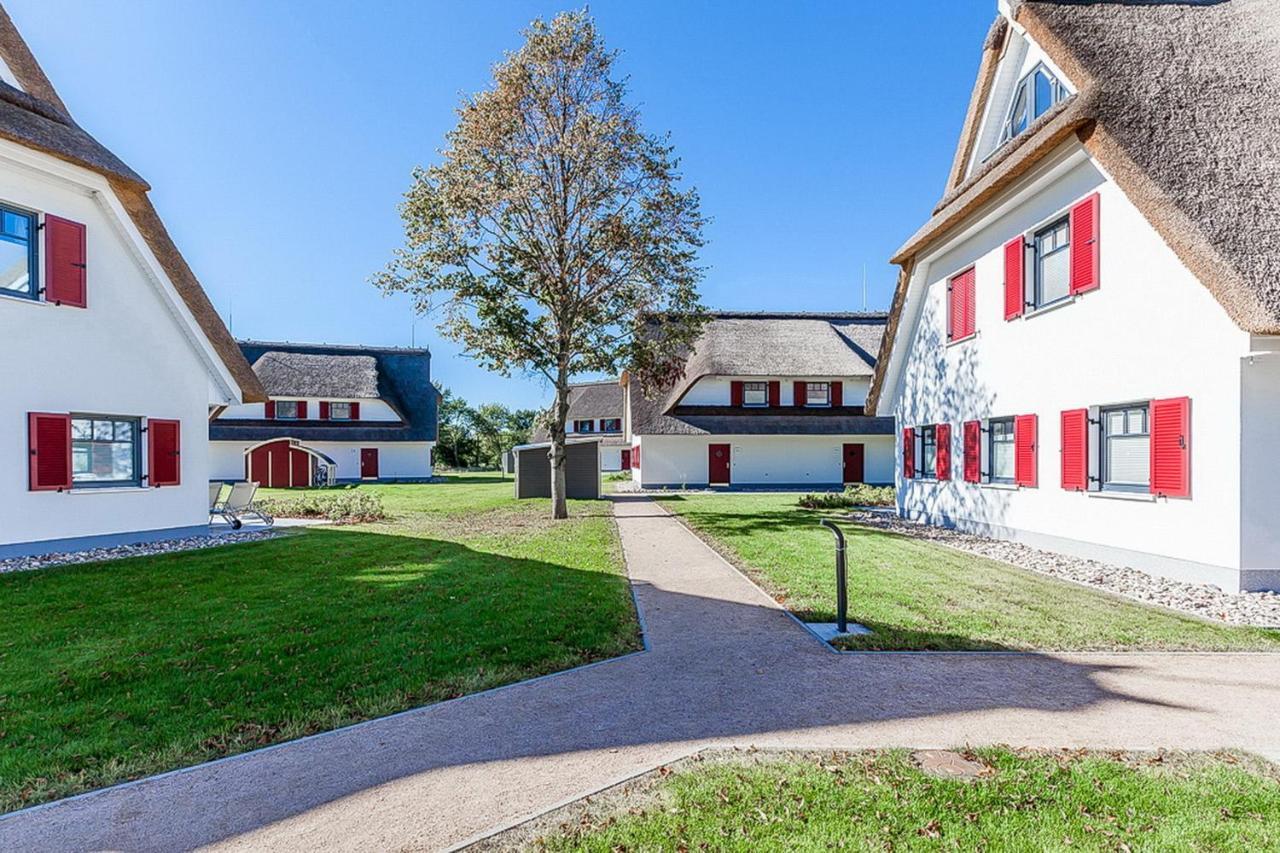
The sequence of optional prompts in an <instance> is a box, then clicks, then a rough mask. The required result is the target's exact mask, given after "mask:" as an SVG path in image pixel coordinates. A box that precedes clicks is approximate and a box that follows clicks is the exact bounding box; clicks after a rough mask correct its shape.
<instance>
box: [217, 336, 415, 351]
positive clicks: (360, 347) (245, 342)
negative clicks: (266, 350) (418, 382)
mask: <svg viewBox="0 0 1280 853" xmlns="http://www.w3.org/2000/svg"><path fill="white" fill-rule="evenodd" d="M236 343H237V344H239V345H240V346H254V347H279V348H281V349H290V348H293V349H294V350H296V351H302V350H306V349H325V350H344V351H349V352H352V353H362V352H370V353H372V352H388V353H418V354H426V355H430V354H431V350H430V349H428V348H427V347H396V346H378V345H372V344H329V343H307V342H302V341H262V340H257V339H254V338H237V339H236Z"/></svg>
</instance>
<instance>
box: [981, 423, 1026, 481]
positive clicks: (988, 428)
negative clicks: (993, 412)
mask: <svg viewBox="0 0 1280 853" xmlns="http://www.w3.org/2000/svg"><path fill="white" fill-rule="evenodd" d="M1004 423H1007V424H1008V425H1009V444H1010V445H1011V446H1012V447H1013V454H1014V456H1013V458H1014V470H1013V472H1012V473H1010V474H1009V476H1008V477H997V476H996V467H995V459H996V431H995V426H996V424H1004ZM981 443H982V458H983V460H984V462H983V464H982V466H981V468H980V472H981V475H982V476H981V479H982V482H984V483H990V484H992V485H997V486H1012V485H1014V484H1015V483H1017V478H1018V468H1017V452H1018V451H1017V439H1016V432H1015V428H1014V418H1013V416H1012V415H1010V416H1009V417H1004V418H987V419H986V420H984V421H983V422H982V437H981Z"/></svg>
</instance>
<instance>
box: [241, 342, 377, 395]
mask: <svg viewBox="0 0 1280 853" xmlns="http://www.w3.org/2000/svg"><path fill="white" fill-rule="evenodd" d="M253 372H254V373H256V374H258V378H259V379H261V380H262V385H263V387H264V388H266V389H267V394H268V395H269V396H271V397H337V398H338V399H345V398H348V397H354V398H355V399H357V400H361V399H364V400H367V399H375V398H377V396H378V362H377V359H375V358H374V357H373V356H371V355H319V354H313V353H305V352H283V351H281V350H271V351H270V352H266V353H263V354H262V355H261V356H259V357H258V360H257V361H255V362H254V363H253Z"/></svg>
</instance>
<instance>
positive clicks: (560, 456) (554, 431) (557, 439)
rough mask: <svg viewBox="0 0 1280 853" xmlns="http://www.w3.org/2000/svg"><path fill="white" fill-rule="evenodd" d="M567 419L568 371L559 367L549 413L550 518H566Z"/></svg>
mask: <svg viewBox="0 0 1280 853" xmlns="http://www.w3.org/2000/svg"><path fill="white" fill-rule="evenodd" d="M568 417H569V371H568V370H567V369H566V368H565V367H563V366H562V367H561V368H560V370H559V371H558V372H557V373H556V402H555V407H554V408H553V409H552V411H551V449H550V450H548V451H547V455H548V456H549V457H550V458H551V517H552V518H568V517H569V506H568V503H567V502H566V500H565V482H564V463H565V450H564V432H565V420H566V419H567V418H568Z"/></svg>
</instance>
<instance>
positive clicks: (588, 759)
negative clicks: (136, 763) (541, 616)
mask: <svg viewBox="0 0 1280 853" xmlns="http://www.w3.org/2000/svg"><path fill="white" fill-rule="evenodd" d="M615 500H616V512H617V516H618V524H619V528H620V530H621V535H622V543H623V547H624V549H625V552H626V557H627V565H628V568H629V570H630V572H631V577H632V580H633V583H634V584H635V588H636V593H637V598H638V601H639V604H640V608H641V612H642V616H643V619H644V621H645V624H646V629H647V636H648V641H649V644H650V650H649V651H646V652H640V653H636V654H633V655H629V656H626V657H623V658H618V659H616V660H612V661H607V662H604V663H600V664H595V665H592V666H589V667H583V668H580V669H577V670H572V671H569V672H565V673H561V674H558V675H552V676H548V677H545V678H542V679H537V680H534V681H530V682H524V683H522V684H517V685H513V686H511V687H506V688H501V689H498V690H492V691H489V692H487V693H482V694H477V695H475V696H470V697H466V698H463V699H458V700H454V701H451V702H444V703H441V704H438V705H433V706H430V707H427V708H423V709H420V710H415V711H408V712H405V713H402V714H398V715H395V716H392V717H387V718H383V719H379V720H374V721H371V722H368V723H363V724H360V725H357V726H352V727H350V728H346V729H342V730H339V731H335V732H329V733H327V734H322V735H317V736H314V737H311V738H306V739H303V740H300V741H294V742H291V743H287V744H283V745H281V746H278V747H273V748H270V749H265V750H260V751H258V752H253V753H249V754H246V755H242V756H236V757H233V758H229V759H224V760H222V761H218V762H214V763H212V764H205V765H200V766H198V767H193V768H190V769H188V770H182V771H177V772H174V773H170V774H166V775H164V776H158V777H154V778H152V779H147V780H143V781H141V782H138V783H132V784H128V785H121V786H117V787H115V788H108V789H105V790H102V791H98V792H94V793H91V794H86V795H83V796H81V797H77V798H73V799H70V800H64V801H61V802H57V803H52V804H49V805H47V806H41V807H36V808H33V809H28V810H26V811H23V812H18V813H15V814H13V815H10V816H8V817H6V818H3V819H0V847H4V848H6V849H13V848H24V849H42V850H57V849H86V848H95V849H100V848H115V849H125V850H147V849H175V848H189V847H196V846H201V845H212V846H218V847H225V848H241V849H255V850H258V849H267V848H269V849H298V850H314V849H325V848H333V849H337V848H341V849H369V850H375V849H376V850H385V849H404V848H412V849H442V848H448V847H451V846H455V845H458V844H460V843H463V842H465V841H467V840H470V839H474V838H476V837H477V836H480V835H483V834H486V833H488V832H490V831H493V830H494V829H497V828H500V827H503V826H506V825H509V824H510V823H512V822H515V821H518V820H521V819H523V818H526V817H529V816H531V815H533V814H536V813H540V812H542V811H544V810H546V809H549V808H551V807H554V806H556V805H559V804H561V803H563V802H565V801H568V800H571V799H575V798H577V797H579V796H582V795H583V794H586V793H590V792H592V791H595V790H598V789H600V788H602V787H605V786H607V785H610V784H613V783H614V782H617V781H621V780H622V779H625V778H627V777H629V776H631V775H634V774H636V773H639V772H642V771H644V770H647V769H649V768H652V767H653V766H655V765H658V764H661V763H664V762H667V761H672V760H674V759H676V758H679V757H681V756H684V755H687V754H689V753H690V752H692V751H694V750H697V749H700V748H702V747H705V746H712V745H717V746H726V745H751V744H754V745H758V746H770V747H778V746H787V747H806V748H808V747H815V748H824V747H839V748H858V747H868V746H918V747H942V746H953V745H960V744H966V743H968V744H986V743H1008V744H1014V745H1027V746H1045V747H1052V746H1093V747H1117V748H1151V747H1160V746H1166V747H1181V748H1192V749H1205V748H1218V747H1239V748H1244V749H1249V750H1254V751H1257V752H1259V753H1262V754H1264V755H1268V756H1270V757H1272V758H1278V757H1280V727H1277V726H1276V725H1275V719H1276V718H1275V709H1276V707H1277V702H1278V700H1280V655H1235V654H1232V655H1225V654H1218V655H1205V654H1199V655H1197V654H1163V655H1161V654H1118V655H1099V654H1079V655H1059V654H1052V655H1050V654H949V655H948V654H927V653H922V654H845V655H837V654H834V653H832V652H831V651H830V650H829V649H828V648H827V647H826V646H825V645H823V644H821V643H819V642H818V641H817V640H816V639H814V638H813V637H812V635H810V634H809V633H808V632H807V631H805V630H804V629H803V628H801V627H799V626H798V625H796V624H795V622H793V621H792V620H791V618H790V617H789V616H788V615H787V614H786V613H784V612H783V611H782V610H780V609H779V608H778V606H777V605H776V604H775V603H774V602H773V601H771V600H770V599H769V598H768V597H767V596H765V595H764V594H763V593H762V592H761V591H760V590H759V589H758V588H756V587H755V586H753V585H752V584H751V583H749V582H747V581H746V580H745V579H744V578H743V577H742V576H741V575H740V574H738V573H737V572H736V571H735V570H734V569H733V568H732V567H730V566H729V565H728V564H726V563H725V562H724V561H723V560H721V559H720V558H719V557H718V556H717V555H716V554H715V553H714V552H713V551H711V550H710V549H709V548H707V547H706V546H705V545H704V544H703V543H702V542H700V541H699V540H698V539H697V538H696V537H694V536H693V535H692V534H690V533H689V532H688V531H687V530H685V529H684V527H683V526H681V525H680V524H679V522H677V521H676V520H675V519H674V518H672V517H671V516H670V515H668V514H667V513H666V511H665V510H663V509H662V508H661V507H659V506H658V505H657V504H655V503H654V502H652V501H651V500H648V499H646V498H642V497H633V498H624V497H619V498H616V499H615Z"/></svg>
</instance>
